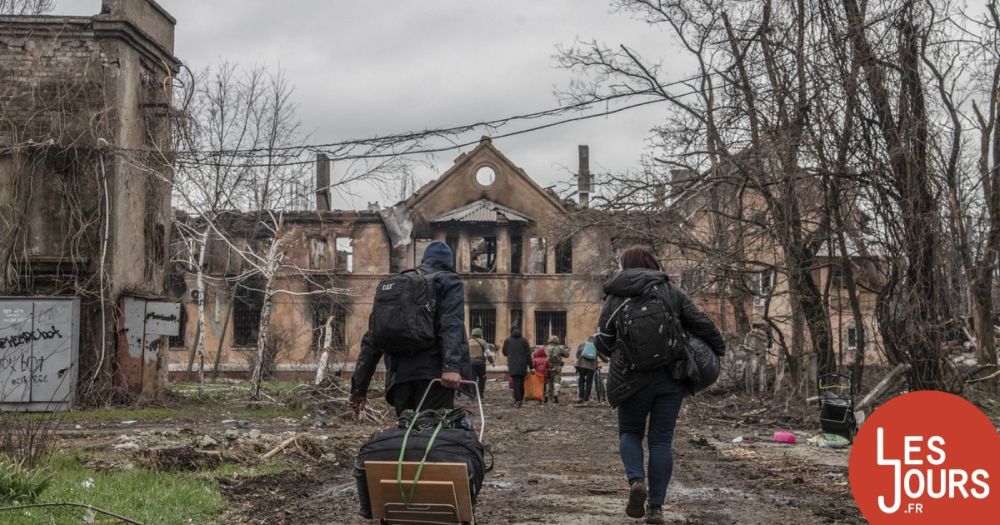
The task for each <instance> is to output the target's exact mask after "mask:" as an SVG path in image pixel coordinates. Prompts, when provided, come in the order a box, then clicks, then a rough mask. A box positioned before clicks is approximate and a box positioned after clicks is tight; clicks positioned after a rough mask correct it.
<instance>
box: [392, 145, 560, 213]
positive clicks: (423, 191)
mask: <svg viewBox="0 0 1000 525" xmlns="http://www.w3.org/2000/svg"><path fill="white" fill-rule="evenodd" d="M481 166H489V167H491V168H493V169H494V171H495V172H496V180H495V181H494V183H493V184H492V185H490V186H485V187H484V186H481V185H479V183H478V182H476V180H475V176H476V171H477V170H478V169H479V168H480V167H481ZM483 199H485V200H488V201H492V202H493V203H496V204H498V205H500V206H503V207H506V208H510V209H511V210H513V211H514V212H517V213H519V214H521V215H523V216H526V217H532V218H533V219H535V220H537V219H541V218H543V217H545V216H548V215H551V214H564V213H565V212H566V209H565V207H564V206H563V203H562V202H561V201H560V200H559V199H558V198H557V197H556V196H555V195H553V194H551V193H549V192H547V191H545V190H544V189H542V187H541V186H539V185H538V184H537V183H536V182H535V181H534V180H532V179H531V177H529V176H528V175H527V174H526V173H525V172H524V170H523V169H521V168H519V167H518V166H517V165H515V164H514V163H513V162H511V161H510V159H508V158H507V157H506V156H505V155H504V154H503V153H501V152H500V150H498V149H496V147H494V146H493V143H492V141H491V140H490V139H489V137H483V139H482V140H481V141H480V142H479V145H478V146H476V147H475V148H474V149H473V150H472V151H470V152H468V153H463V154H461V155H459V157H458V158H456V159H455V164H454V165H452V166H451V167H450V168H448V170H447V171H445V172H444V174H442V175H441V176H440V177H438V178H437V180H435V181H433V182H431V183H428V184H427V185H425V186H424V187H422V188H420V189H419V190H418V191H417V193H416V194H414V195H413V196H412V197H410V198H409V199H407V200H405V201H403V202H402V203H401V204H402V205H403V206H404V207H405V208H406V209H407V210H409V212H410V213H411V214H413V215H415V216H417V217H419V218H420V219H422V220H423V221H430V220H431V219H432V218H435V217H438V216H441V215H445V214H447V213H449V212H454V211H457V210H459V209H462V208H463V207H466V206H468V205H469V204H472V203H475V202H476V201H479V200H483Z"/></svg>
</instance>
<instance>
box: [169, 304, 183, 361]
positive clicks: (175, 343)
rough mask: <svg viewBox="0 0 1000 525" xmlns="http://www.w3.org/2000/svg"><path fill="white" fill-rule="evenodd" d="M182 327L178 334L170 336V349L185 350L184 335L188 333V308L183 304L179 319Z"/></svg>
mask: <svg viewBox="0 0 1000 525" xmlns="http://www.w3.org/2000/svg"><path fill="white" fill-rule="evenodd" d="M177 322H178V323H179V324H180V326H181V329H180V331H179V332H178V333H177V335H172V336H170V349H171V350H183V349H184V336H185V335H186V334H187V308H185V307H184V305H183V304H182V305H181V315H180V319H179V320H178V321H177Z"/></svg>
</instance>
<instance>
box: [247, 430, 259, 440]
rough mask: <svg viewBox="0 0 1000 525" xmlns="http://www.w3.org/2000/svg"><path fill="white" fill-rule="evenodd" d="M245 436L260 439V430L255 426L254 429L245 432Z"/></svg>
mask: <svg viewBox="0 0 1000 525" xmlns="http://www.w3.org/2000/svg"><path fill="white" fill-rule="evenodd" d="M247 438H249V439H252V440H257V439H260V430H257V429H256V428H255V429H253V430H251V431H250V432H247Z"/></svg>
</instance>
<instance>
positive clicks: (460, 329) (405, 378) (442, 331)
mask: <svg viewBox="0 0 1000 525" xmlns="http://www.w3.org/2000/svg"><path fill="white" fill-rule="evenodd" d="M453 261H454V256H453V255H452V252H451V249H450V248H448V245H447V244H445V243H443V242H440V241H433V242H431V243H430V244H429V245H428V246H427V249H426V250H424V255H423V259H422V262H421V264H420V267H419V268H417V269H416V270H407V271H405V272H403V273H401V274H396V275H393V276H390V277H388V278H387V279H385V280H383V281H382V283H379V289H378V290H377V291H376V294H375V305H374V307H373V311H372V316H371V318H370V320H369V324H368V331H367V332H366V333H365V335H364V337H363V338H362V339H361V354H360V355H358V361H357V363H356V364H355V366H354V376H353V377H352V378H351V396H350V401H349V402H350V404H351V406H352V407H353V408H354V409H355V411H360V410H362V409H364V406H365V403H366V401H367V396H368V387H369V385H370V384H371V380H372V376H374V375H375V369H376V367H377V366H378V362H379V360H380V359H385V368H386V376H385V388H386V392H385V397H386V401H388V403H389V404H390V405H392V406H393V408H395V409H396V415H397V416H398V415H400V414H402V412H403V411H404V410H407V409H409V410H414V409H416V408H417V404H418V403H420V399H421V397H423V395H424V392H425V391H427V388H428V385H430V392H429V393H428V395H427V399H426V401H424V404H423V406H422V407H421V408H422V409H438V408H449V409H450V408H453V407H454V403H455V390H456V389H457V388H458V387H459V385H460V381H461V380H462V376H461V370H462V369H463V367H464V366H467V365H468V364H469V347H468V344H467V342H466V339H465V287H464V285H463V284H462V280H461V279H460V278H459V276H458V274H456V273H455V268H454V263H453ZM434 379H440V380H441V382H440V383H434V384H433V385H431V381H432V380H434Z"/></svg>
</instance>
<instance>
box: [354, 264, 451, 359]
mask: <svg viewBox="0 0 1000 525" xmlns="http://www.w3.org/2000/svg"><path fill="white" fill-rule="evenodd" d="M374 303H375V304H374V306H373V307H372V313H371V316H369V318H368V330H369V331H370V332H371V336H372V344H373V345H374V346H375V347H376V348H378V349H380V350H382V351H384V352H385V353H387V354H390V355H413V354H415V353H417V352H420V351H423V350H427V349H430V348H432V347H433V346H434V342H435V341H436V340H437V331H436V319H437V291H436V289H435V288H434V275H433V274H425V273H424V272H422V271H420V270H416V269H414V270H405V271H403V272H401V273H397V274H393V275H390V276H389V277H386V278H385V279H382V281H381V282H379V283H378V288H377V289H376V290H375V301H374Z"/></svg>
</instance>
